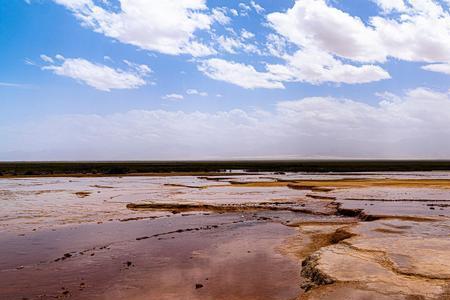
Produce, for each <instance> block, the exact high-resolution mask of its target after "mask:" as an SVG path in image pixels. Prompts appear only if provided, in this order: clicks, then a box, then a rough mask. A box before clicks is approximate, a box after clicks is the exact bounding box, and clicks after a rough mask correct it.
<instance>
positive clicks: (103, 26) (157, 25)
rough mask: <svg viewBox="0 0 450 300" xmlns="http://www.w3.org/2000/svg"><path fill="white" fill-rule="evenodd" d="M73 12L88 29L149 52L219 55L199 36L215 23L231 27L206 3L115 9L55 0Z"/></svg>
mask: <svg viewBox="0 0 450 300" xmlns="http://www.w3.org/2000/svg"><path fill="white" fill-rule="evenodd" d="M54 1H55V2H56V3H58V4H61V5H63V6H65V7H66V8H67V9H69V10H71V11H72V12H73V13H74V15H75V16H76V17H77V18H78V19H79V20H80V21H81V22H82V24H83V25H84V26H85V27H88V28H91V29H93V30H94V31H96V32H98V33H101V34H103V35H105V36H108V37H111V38H114V39H117V40H119V41H120V42H122V43H125V44H131V45H134V46H137V47H139V48H142V49H145V50H152V51H157V52H161V53H165V54H171V55H178V54H183V53H187V54H191V55H193V56H204V55H210V54H213V53H215V51H214V50H213V49H212V48H210V47H209V46H208V45H206V44H204V43H202V42H200V41H199V39H198V38H197V37H196V35H195V34H196V32H197V31H199V30H208V29H210V27H211V24H212V23H213V22H214V21H219V22H221V23H227V22H228V20H227V17H226V16H225V14H224V13H223V11H221V10H220V9H216V10H214V11H213V13H212V14H208V11H207V9H208V7H207V6H206V0H164V1H160V0H148V1H141V0H119V2H120V5H119V6H118V8H117V9H111V8H110V7H106V6H105V5H103V6H101V5H100V4H98V3H96V2H94V1H93V0H54Z"/></svg>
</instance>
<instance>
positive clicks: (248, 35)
mask: <svg viewBox="0 0 450 300" xmlns="http://www.w3.org/2000/svg"><path fill="white" fill-rule="evenodd" d="M241 36H242V38H243V39H245V40H248V39H251V38H254V37H255V34H254V33H252V32H250V31H247V30H245V29H242V30H241Z"/></svg>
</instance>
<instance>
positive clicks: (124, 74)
mask: <svg viewBox="0 0 450 300" xmlns="http://www.w3.org/2000/svg"><path fill="white" fill-rule="evenodd" d="M41 58H42V59H43V60H44V61H45V62H48V63H50V64H49V65H46V66H44V67H42V69H43V70H48V71H52V72H53V73H55V74H57V75H60V76H65V77H69V78H72V79H75V80H77V81H79V82H81V83H84V84H86V85H89V86H91V87H93V88H96V89H98V90H100V91H106V92H109V91H111V90H113V89H135V88H138V87H141V86H143V85H146V84H147V82H146V80H145V77H146V76H147V75H148V74H149V73H150V72H151V70H150V68H149V67H148V66H147V65H138V64H134V63H131V62H128V61H126V63H127V64H128V66H129V70H127V71H124V70H121V69H114V68H111V67H108V66H106V65H102V64H96V63H92V62H90V61H88V60H85V59H82V58H64V57H63V56H61V55H57V56H56V57H55V58H56V59H57V60H58V61H56V62H55V61H54V60H53V59H52V58H50V57H48V56H46V55H42V56H41Z"/></svg>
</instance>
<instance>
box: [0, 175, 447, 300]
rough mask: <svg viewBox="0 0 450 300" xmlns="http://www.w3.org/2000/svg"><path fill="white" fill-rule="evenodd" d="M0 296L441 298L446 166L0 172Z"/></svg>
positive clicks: (444, 278) (443, 288) (444, 268)
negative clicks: (133, 173)
mask: <svg viewBox="0 0 450 300" xmlns="http://www.w3.org/2000/svg"><path fill="white" fill-rule="evenodd" d="M0 204H1V205H2V209H1V210H0V245H1V247H0V299H8V300H9V299H55V298H56V299H58V298H60V299H65V298H70V299H132V300H133V299H450V294H449V291H450V288H449V287H450V285H449V284H450V272H449V270H450V263H449V262H450V251H449V250H448V249H450V244H449V242H448V241H449V240H450V239H449V238H450V221H449V218H450V208H449V204H450V173H445V172H428V173H425V172H422V173H421V172H414V173H364V174H354V173H353V174H347V175H346V174H336V175H333V174H301V173H288V174H281V175H280V174H278V175H275V174H269V173H266V174H254V175H232V176H230V175H229V174H228V175H226V176H164V177H155V176H148V177H146V176H139V177H94V178H87V177H85V178H75V177H73V178H71V177H49V178H8V179H0Z"/></svg>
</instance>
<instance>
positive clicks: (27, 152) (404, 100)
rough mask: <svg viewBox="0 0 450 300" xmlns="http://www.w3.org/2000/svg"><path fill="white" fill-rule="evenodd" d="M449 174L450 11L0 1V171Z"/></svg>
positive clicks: (259, 3) (288, 0)
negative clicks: (359, 168) (35, 167)
mask: <svg viewBox="0 0 450 300" xmlns="http://www.w3.org/2000/svg"><path fill="white" fill-rule="evenodd" d="M327 158H345V159H359V158H392V159H394V158H395V159H399V158H400V159H411V158H427V159H450V1H449V0H360V1H352V0H296V1H295V0H277V1H272V0H250V1H247V0H228V1H219V0H164V1H161V0H3V1H0V160H4V161H22V160H50V161H59V160H214V159H327Z"/></svg>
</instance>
